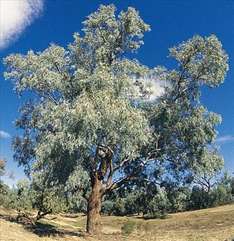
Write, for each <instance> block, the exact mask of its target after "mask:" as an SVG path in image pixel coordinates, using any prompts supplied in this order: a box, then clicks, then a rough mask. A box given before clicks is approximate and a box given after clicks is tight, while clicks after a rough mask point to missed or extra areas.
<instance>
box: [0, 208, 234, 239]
mask: <svg viewBox="0 0 234 241" xmlns="http://www.w3.org/2000/svg"><path fill="white" fill-rule="evenodd" d="M14 215H15V213H14V212H10V211H8V210H4V209H0V241H10V240H11V241H21V240H22V241H42V240H43V241H44V240H45V241H52V240H61V241H65V240H66V241H72V240H77V241H84V240H88V241H96V240H102V241H107V240H108V241H109V240H113V241H114V240H116V241H117V240H118V241H121V240H131V241H137V240H145V241H146V240H147V241H150V240H152V241H153V240H155V241H231V240H232V238H234V205H227V206H222V207H218V208H212V209H206V210H199V211H194V212H184V213H178V214H173V215H169V216H168V218H166V219H164V220H147V221H146V220H143V219H141V218H137V217H131V218H128V217H103V218H102V223H103V235H102V237H99V238H94V237H85V236H84V226H85V217H84V216H79V217H64V216H61V215H59V216H56V217H53V216H50V217H48V219H44V220H42V223H41V225H39V226H38V227H37V228H36V229H33V230H32V229H28V228H26V227H25V226H23V225H20V224H18V223H15V222H10V221H7V220H6V216H14ZM126 223H128V224H130V226H131V227H132V228H133V231H132V233H131V234H130V235H128V236H126V235H123V234H121V227H122V226H123V225H124V224H126Z"/></svg>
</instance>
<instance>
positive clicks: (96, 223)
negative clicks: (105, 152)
mask: <svg viewBox="0 0 234 241" xmlns="http://www.w3.org/2000/svg"><path fill="white" fill-rule="evenodd" d="M101 204H102V183H101V180H99V178H98V175H97V176H96V177H95V178H94V179H93V181H92V191H91V194H90V197H89V200H88V210H87V224H86V230H87V232H88V233H89V234H99V233H100V232H101V215H100V212H101Z"/></svg>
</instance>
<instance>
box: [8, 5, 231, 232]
mask: <svg viewBox="0 0 234 241" xmlns="http://www.w3.org/2000/svg"><path fill="white" fill-rule="evenodd" d="M148 30H149V26H148V25H147V24H145V23H144V22H143V20H142V19H141V18H140V16H139V14H138V12H137V11H136V10H135V9H133V8H128V10H127V11H122V12H120V14H119V15H116V9H115V7H114V6H113V5H109V6H101V7H100V8H99V9H98V10H97V11H96V12H94V13H93V14H91V15H90V16H88V18H87V19H86V21H84V35H83V36H80V35H79V34H75V35H74V38H75V40H74V42H73V43H72V44H70V45H69V46H68V48H67V49H64V48H62V47H59V46H56V45H51V46H50V47H49V48H48V49H46V50H45V51H43V52H41V53H34V52H33V51H29V52H28V53H27V54H26V55H21V54H16V55H10V56H9V57H7V58H6V59H5V63H6V64H7V65H8V72H7V73H6V75H5V76H6V78H10V79H12V80H13V81H14V83H15V87H16V90H17V91H18V92H19V93H21V94H22V93H23V92H27V91H29V92H32V93H33V96H35V98H34V99H33V100H31V101H29V102H27V103H26V104H25V106H23V108H22V110H21V117H20V118H19V119H18V120H17V122H16V125H17V127H19V128H22V129H23V130H24V136H23V137H17V138H16V139H15V142H14V148H15V159H16V160H17V161H18V162H19V163H20V164H23V165H25V166H26V167H27V169H26V170H27V171H28V172H38V171H41V172H44V171H46V170H51V172H50V173H49V175H48V183H53V185H60V184H61V183H66V181H67V180H68V178H69V176H70V175H71V173H73V172H74V170H75V169H76V167H78V166H80V167H82V168H83V169H84V170H85V172H86V173H87V174H88V176H89V180H90V189H91V191H90V195H89V198H88V209H87V231H88V232H89V233H96V232H98V231H100V226H99V223H100V222H99V219H100V210H101V203H102V197H103V196H104V195H105V194H106V193H109V192H112V191H113V190H114V189H116V188H119V187H120V186H121V185H123V184H126V183H127V182H129V181H133V180H134V179H136V178H139V176H142V175H141V174H143V173H144V174H145V175H148V169H150V168H151V169H154V172H155V170H156V171H158V168H159V169H160V176H161V178H163V177H165V175H170V176H172V175H173V177H174V178H179V176H180V177H183V176H185V174H186V172H188V173H189V172H190V171H191V170H193V168H195V167H196V165H197V164H198V163H199V161H200V160H201V158H200V157H201V155H202V153H203V152H204V149H205V148H206V146H207V144H209V143H211V142H212V141H213V140H214V138H215V134H216V132H215V125H216V124H217V123H218V122H219V117H218V116H217V115H216V114H213V113H210V112H208V111H207V110H206V108H204V107H203V106H201V105H200V102H199V96H200V87H201V86H202V85H208V86H210V87H214V86H218V85H219V84H220V83H222V81H223V80H224V77H225V73H226V71H227V69H228V65H227V55H226V54H225V52H224V51H223V49H222V46H221V43H220V42H219V41H218V39H217V38H216V37H215V36H213V35H212V36H210V37H207V38H202V37H199V36H196V37H194V38H192V39H190V40H188V41H187V42H184V43H182V44H180V45H179V46H177V47H175V48H172V49H171V50H170V53H171V56H172V57H173V58H175V59H176V60H177V62H178V69H175V70H171V71H169V70H166V69H165V68H161V67H159V68H156V69H152V70H150V69H149V68H147V67H146V66H143V65H141V64H140V63H139V62H138V61H136V60H132V59H127V57H128V56H129V54H128V53H129V52H136V50H137V49H138V48H139V47H140V46H141V45H142V43H143V42H142V38H143V34H144V32H146V31H148ZM146 79H147V80H148V79H149V80H150V79H151V80H155V79H156V80H160V81H164V82H165V83H166V85H167V88H166V92H165V95H164V96H163V97H162V98H160V99H157V100H155V101H151V99H150V98H149V96H150V95H151V94H152V88H151V87H150V86H149V85H148V84H147V81H146ZM151 82H152V83H153V81H151ZM152 83H151V84H152ZM147 98H148V100H149V101H146V100H147ZM149 161H152V162H149ZM32 163H33V165H32ZM161 170H162V171H161Z"/></svg>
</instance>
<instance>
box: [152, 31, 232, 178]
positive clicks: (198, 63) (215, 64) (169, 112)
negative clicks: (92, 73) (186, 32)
mask: <svg viewBox="0 0 234 241" xmlns="http://www.w3.org/2000/svg"><path fill="white" fill-rule="evenodd" d="M170 56H171V57H172V58H174V59H176V60H177V62H178V66H177V68H176V69H174V70H164V76H166V79H167V82H168V83H169V84H168V85H167V88H166V92H165V94H164V95H163V96H162V97H161V99H160V100H161V101H160V102H159V104H158V105H156V106H152V107H151V108H149V110H150V111H149V112H150V114H149V119H150V121H151V124H152V126H154V129H155V132H154V133H155V134H154V142H153V145H152V146H151V148H152V147H153V148H152V149H151V153H152V156H153V157H154V158H156V159H158V160H160V162H159V163H160V164H159V169H160V170H161V169H162V167H163V168H164V173H167V174H168V173H170V175H171V174H172V173H174V172H176V176H177V177H178V173H182V176H184V175H186V172H188V170H193V169H194V168H195V167H196V166H197V167H198V166H199V165H200V163H201V159H202V157H203V156H204V152H206V148H207V145H211V146H212V145H213V142H214V140H215V138H216V135H217V133H216V130H215V127H216V125H217V124H219V123H220V122H221V117H220V116H219V115H218V114H216V113H213V112H209V111H208V110H207V109H206V108H205V107H204V106H202V104H201V103H200V95H201V90H200V89H201V87H202V86H209V87H216V86H218V85H220V84H221V83H223V81H224V78H225V76H226V72H227V71H228V56H227V54H226V53H225V51H224V50H223V48H222V45H221V43H220V41H219V40H218V39H217V37H215V36H214V35H211V36H210V37H205V38H203V37H200V36H195V37H193V38H191V39H189V40H188V41H186V42H183V43H182V44H179V45H178V46H176V47H174V48H172V49H170ZM214 160H217V161H218V160H219V159H216V158H215V159H214ZM206 161H207V162H209V161H211V159H207V158H206ZM212 162H213V161H212ZM218 162H219V161H218ZM170 171H172V173H171V172H170ZM187 174H188V173H187Z"/></svg>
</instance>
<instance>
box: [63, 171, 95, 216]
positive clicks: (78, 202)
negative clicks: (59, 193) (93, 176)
mask: <svg viewBox="0 0 234 241" xmlns="http://www.w3.org/2000/svg"><path fill="white" fill-rule="evenodd" d="M90 191H91V189H90V177H89V174H88V173H87V172H86V171H85V170H84V169H83V168H82V167H81V166H78V167H76V169H75V170H74V171H73V172H72V174H71V175H70V176H69V178H68V180H67V182H66V185H65V194H66V198H67V200H68V206H69V211H72V212H86V211H87V200H88V197H89V195H90Z"/></svg>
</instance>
